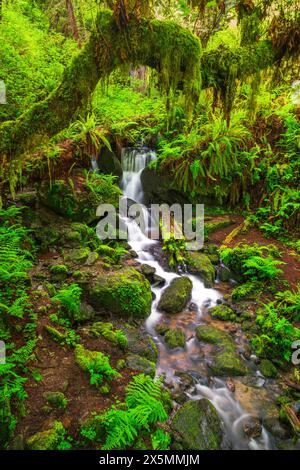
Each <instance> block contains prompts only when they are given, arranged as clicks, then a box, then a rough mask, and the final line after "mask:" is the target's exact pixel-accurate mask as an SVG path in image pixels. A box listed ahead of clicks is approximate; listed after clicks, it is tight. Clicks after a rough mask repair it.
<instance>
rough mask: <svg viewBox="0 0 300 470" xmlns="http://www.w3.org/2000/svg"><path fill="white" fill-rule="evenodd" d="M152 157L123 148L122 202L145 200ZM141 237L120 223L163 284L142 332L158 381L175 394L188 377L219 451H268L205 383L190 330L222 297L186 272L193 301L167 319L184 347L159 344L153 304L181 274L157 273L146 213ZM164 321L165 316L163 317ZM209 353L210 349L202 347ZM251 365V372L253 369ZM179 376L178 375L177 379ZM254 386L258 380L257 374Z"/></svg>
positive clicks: (220, 389) (131, 223) (213, 384)
mask: <svg viewBox="0 0 300 470" xmlns="http://www.w3.org/2000/svg"><path fill="white" fill-rule="evenodd" d="M155 157H156V155H155V152H153V151H152V150H149V149H147V148H140V149H132V148H125V149H123V152H122V168H123V179H122V182H121V188H122V190H123V194H124V197H126V198H127V199H128V200H130V201H133V202H136V203H140V204H143V203H144V194H143V189H142V184H141V173H142V171H143V169H144V168H145V167H146V165H147V164H148V163H149V162H151V161H152V160H153V159H154V158H155ZM144 217H145V225H146V231H144V233H143V232H142V230H141V229H140V227H139V225H138V224H137V222H136V221H135V219H134V218H128V217H123V218H122V219H123V222H124V223H125V225H126V226H127V229H128V243H129V245H130V246H131V248H132V250H134V251H135V252H136V253H137V258H136V261H137V262H138V263H140V264H147V265H149V266H151V267H153V268H155V270H156V274H157V275H158V276H160V277H162V278H163V279H165V285H164V286H163V287H154V288H153V289H152V290H153V294H154V295H153V297H154V300H153V303H152V311H151V315H150V316H149V317H148V318H147V320H146V324H145V327H146V330H147V332H148V333H149V334H150V335H151V336H152V338H153V340H154V341H155V343H156V344H157V348H158V362H157V365H156V366H157V375H161V374H164V376H165V383H166V384H168V385H169V386H173V387H176V386H177V387H179V388H180V380H181V379H180V372H182V373H189V374H190V375H191V376H192V378H193V384H192V385H191V386H190V388H189V389H188V390H187V391H185V393H186V395H187V398H188V399H189V400H199V399H201V398H203V397H205V398H207V399H208V400H209V401H210V402H211V403H212V404H213V405H214V407H215V408H216V410H217V412H218V414H219V416H220V417H221V418H222V420H223V423H224V425H225V438H224V442H223V446H224V447H225V448H228V449H253V450H259V449H272V448H274V444H273V442H272V438H271V437H270V435H269V433H268V432H267V431H266V429H264V428H262V433H261V435H260V437H259V438H251V437H249V438H248V437H246V436H245V433H244V430H243V426H244V423H245V422H246V421H247V420H249V418H251V414H250V413H249V412H247V411H246V410H245V409H244V408H243V407H242V405H241V404H240V403H239V401H237V400H236V398H235V396H234V393H233V392H232V391H231V390H230V388H229V387H228V386H227V384H226V381H225V380H223V379H220V378H215V377H212V378H207V376H206V373H205V370H206V348H205V347H203V346H201V345H200V343H199V342H198V341H197V339H196V338H195V329H196V327H197V326H198V325H201V324H205V322H206V319H205V314H204V312H207V308H210V307H213V306H215V305H216V304H217V302H218V301H219V302H220V301H221V299H222V293H221V292H220V290H218V289H217V288H210V289H209V288H206V287H205V286H204V284H203V282H202V281H201V280H200V278H198V277H197V276H195V275H191V274H189V273H188V272H185V273H184V275H185V276H188V277H189V278H190V280H191V281H192V283H193V288H192V298H191V301H190V303H189V306H188V307H187V309H186V310H185V311H184V312H182V313H180V314H176V315H174V314H173V315H172V316H171V318H168V321H170V322H171V324H172V327H180V328H182V329H183V330H184V332H185V334H186V338H187V342H186V345H185V347H184V348H176V349H173V350H170V349H169V348H168V347H167V346H166V345H165V343H164V341H163V339H161V337H160V336H159V335H158V334H157V333H156V330H155V326H156V325H157V324H158V323H159V322H160V321H161V320H162V319H164V317H166V315H165V314H163V313H162V312H160V311H158V308H157V306H158V303H159V300H160V297H161V294H162V292H163V290H164V289H165V288H166V287H168V285H169V284H170V282H171V281H172V280H173V279H174V278H176V277H178V276H179V275H180V274H177V273H175V272H170V271H168V270H166V269H164V268H163V267H162V265H161V264H160V262H159V260H158V259H156V256H155V250H154V248H155V245H157V244H158V243H159V242H158V241H154V240H151V239H150V238H148V237H147V229H148V230H149V228H150V227H151V220H150V219H151V217H150V213H147V211H145V214H144ZM167 317H169V316H167ZM207 346H208V347H207V352H208V353H209V346H210V345H207ZM254 367H255V366H254V364H252V368H254ZM178 373H179V374H178ZM254 374H256V375H257V381H258V385H259V381H260V380H261V381H262V384H263V380H262V379H261V377H260V374H259V372H258V371H254Z"/></svg>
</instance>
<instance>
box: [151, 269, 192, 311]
mask: <svg viewBox="0 0 300 470" xmlns="http://www.w3.org/2000/svg"><path fill="white" fill-rule="evenodd" d="M192 288H193V284H192V281H191V280H190V279H189V278H188V277H185V276H181V277H176V278H175V279H173V280H172V281H171V283H170V285H169V286H168V287H167V288H166V289H165V290H164V291H163V293H162V296H161V298H160V301H159V303H158V308H159V310H163V311H165V312H167V313H178V312H181V311H182V310H183V309H184V307H185V306H186V304H187V303H188V301H189V300H190V298H191V292H192Z"/></svg>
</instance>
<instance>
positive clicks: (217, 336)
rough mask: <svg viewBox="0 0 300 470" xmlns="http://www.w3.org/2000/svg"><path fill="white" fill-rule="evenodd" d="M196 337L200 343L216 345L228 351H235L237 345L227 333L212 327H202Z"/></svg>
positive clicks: (198, 329)
mask: <svg viewBox="0 0 300 470" xmlns="http://www.w3.org/2000/svg"><path fill="white" fill-rule="evenodd" d="M196 336H197V338H198V340H199V341H203V342H205V343H209V344H215V345H217V346H219V347H222V348H224V349H226V350H230V351H234V350H235V345H234V342H233V340H232V338H231V336H230V335H229V334H228V333H226V332H225V331H222V330H219V329H218V328H215V327H214V326H211V325H200V326H198V327H197V328H196Z"/></svg>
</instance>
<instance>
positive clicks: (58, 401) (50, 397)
mask: <svg viewBox="0 0 300 470" xmlns="http://www.w3.org/2000/svg"><path fill="white" fill-rule="evenodd" d="M43 396H44V398H45V400H46V401H47V403H48V404H49V405H50V406H51V407H52V408H59V409H62V410H64V409H65V408H66V407H67V405H68V399H67V397H66V396H65V394H64V393H62V392H45V393H44V395H43Z"/></svg>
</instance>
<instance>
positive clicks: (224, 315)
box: [209, 304, 236, 321]
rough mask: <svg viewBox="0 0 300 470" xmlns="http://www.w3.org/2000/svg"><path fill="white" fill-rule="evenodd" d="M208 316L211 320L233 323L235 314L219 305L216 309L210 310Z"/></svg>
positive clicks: (224, 306) (228, 308) (226, 307)
mask: <svg viewBox="0 0 300 470" xmlns="http://www.w3.org/2000/svg"><path fill="white" fill-rule="evenodd" d="M209 312H210V314H211V316H212V318H215V319H217V320H223V321H228V320H230V321H235V319H236V314H235V313H234V311H233V310H232V308H230V307H228V306H227V305H224V304H221V305H217V306H216V307H214V308H212V309H210V311H209Z"/></svg>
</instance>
